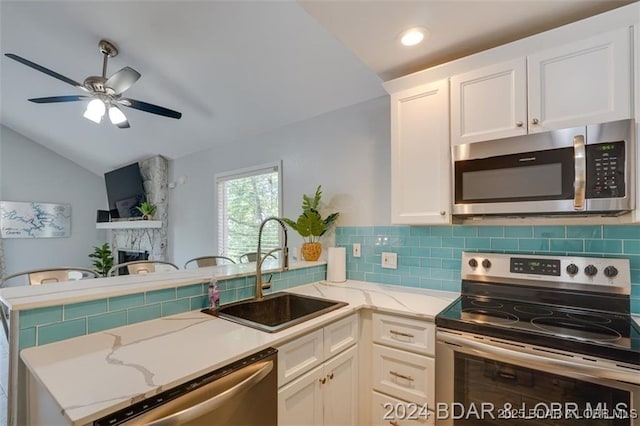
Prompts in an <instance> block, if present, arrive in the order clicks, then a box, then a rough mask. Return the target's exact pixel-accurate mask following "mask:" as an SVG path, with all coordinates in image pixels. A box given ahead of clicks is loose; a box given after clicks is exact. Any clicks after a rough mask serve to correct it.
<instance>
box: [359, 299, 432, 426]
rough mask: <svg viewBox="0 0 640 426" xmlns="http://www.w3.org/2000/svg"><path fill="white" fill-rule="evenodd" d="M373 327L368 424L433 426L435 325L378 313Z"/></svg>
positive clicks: (375, 314) (373, 317) (374, 314)
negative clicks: (369, 417) (369, 416)
mask: <svg viewBox="0 0 640 426" xmlns="http://www.w3.org/2000/svg"><path fill="white" fill-rule="evenodd" d="M372 323H373V326H372V330H373V332H372V343H371V366H372V378H371V386H372V397H371V398H372V399H371V416H372V418H371V423H372V424H374V425H392V426H399V425H415V426H418V425H421V426H426V425H433V424H435V419H434V416H435V415H434V413H433V412H432V411H430V410H432V409H433V408H434V407H435V402H436V401H435V358H434V356H435V325H434V324H433V322H430V321H424V320H420V319H417V318H406V317H401V316H396V315H389V314H382V313H377V312H374V313H373V315H372Z"/></svg>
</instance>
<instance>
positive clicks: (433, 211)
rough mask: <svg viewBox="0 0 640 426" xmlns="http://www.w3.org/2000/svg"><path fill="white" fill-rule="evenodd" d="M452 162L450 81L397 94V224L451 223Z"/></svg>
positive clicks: (394, 220) (394, 108) (394, 208)
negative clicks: (450, 143)
mask: <svg viewBox="0 0 640 426" xmlns="http://www.w3.org/2000/svg"><path fill="white" fill-rule="evenodd" d="M450 158H451V157H450V145H449V86H448V81H447V80H446V79H445V80H440V81H437V82H435V83H431V84H425V85H422V86H418V87H415V88H412V89H409V90H404V91H401V92H397V93H394V94H392V95H391V222H392V223H394V224H405V225H429V224H446V223H449V222H450V218H451V195H450V191H451V186H450V179H451V172H450V163H451V159H450Z"/></svg>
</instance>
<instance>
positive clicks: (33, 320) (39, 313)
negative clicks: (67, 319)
mask: <svg viewBox="0 0 640 426" xmlns="http://www.w3.org/2000/svg"><path fill="white" fill-rule="evenodd" d="M60 321H62V306H49V307H46V308H37V309H28V310H26V311H20V329H23V328H29V327H34V326H37V325H41V324H49V323H57V322H60Z"/></svg>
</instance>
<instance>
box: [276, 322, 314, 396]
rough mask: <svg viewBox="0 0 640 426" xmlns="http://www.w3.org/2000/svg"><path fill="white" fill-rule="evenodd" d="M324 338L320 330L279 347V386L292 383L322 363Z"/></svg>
mask: <svg viewBox="0 0 640 426" xmlns="http://www.w3.org/2000/svg"><path fill="white" fill-rule="evenodd" d="M322 336H323V332H322V329H319V330H316V331H314V332H312V333H309V334H307V335H305V336H302V337H299V338H297V339H295V340H293V341H291V342H289V343H285V344H284V345H282V346H280V347H278V386H282V385H284V384H285V383H288V382H290V381H291V380H293V379H295V378H296V377H298V376H300V375H302V374H303V373H306V372H307V371H309V370H311V369H312V368H313V367H315V366H316V365H319V364H320V363H321V362H322V360H323V358H322V357H323V352H322V347H323V342H322V341H323V337H322Z"/></svg>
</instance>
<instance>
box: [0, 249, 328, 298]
mask: <svg viewBox="0 0 640 426" xmlns="http://www.w3.org/2000/svg"><path fill="white" fill-rule="evenodd" d="M324 264H326V262H294V263H291V264H290V265H289V270H294V269H302V268H309V267H313V266H317V265H324ZM278 270H279V264H278V261H277V260H268V261H265V262H264V265H263V268H262V272H263V274H268V273H269V272H274V271H278ZM255 273H256V264H255V262H252V263H238V264H229V265H218V266H209V267H205V268H198V269H193V270H189V269H187V270H179V271H170V272H155V273H153V274H138V275H121V276H117V277H107V278H96V279H90V280H81V281H67V282H60V283H49V284H47V285H32V286H29V285H23V286H19V287H6V288H3V289H0V302H2V303H3V304H4V305H5V306H7V307H8V308H9V309H10V310H12V311H20V310H25V309H34V308H42V307H46V306H54V305H61V304H69V303H77V302H84V301H87V300H93V299H97V298H105V297H115V296H123V295H126V294H133V293H140V292H144V291H149V290H159V289H163V288H169V287H176V286H182V285H190V284H198V283H203V282H207V281H209V280H210V279H211V277H212V275H214V274H215V276H216V278H217V279H218V280H228V279H233V278H238V277H246V276H251V275H255Z"/></svg>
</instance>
